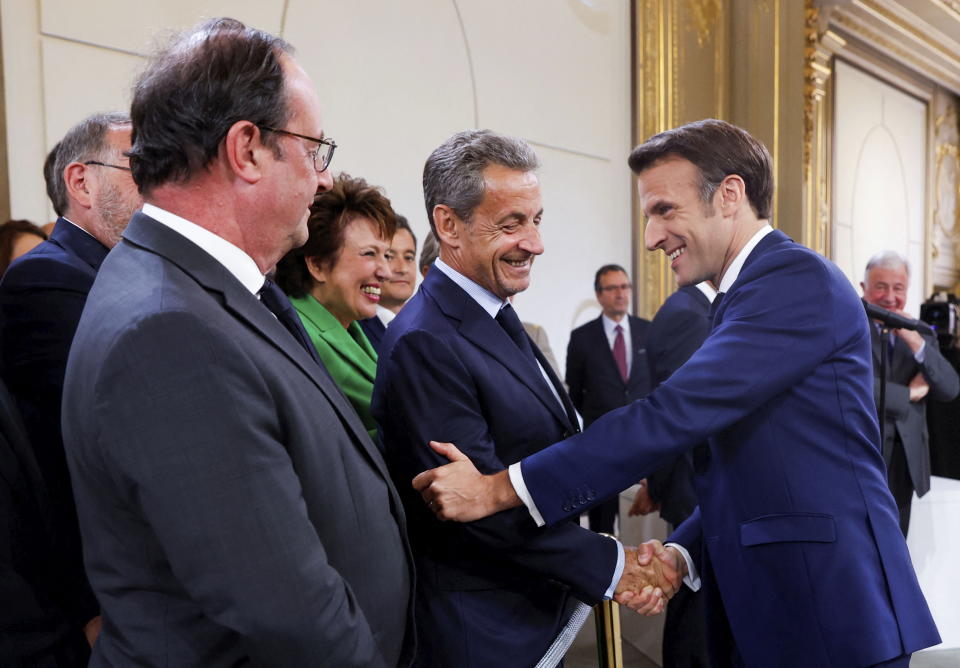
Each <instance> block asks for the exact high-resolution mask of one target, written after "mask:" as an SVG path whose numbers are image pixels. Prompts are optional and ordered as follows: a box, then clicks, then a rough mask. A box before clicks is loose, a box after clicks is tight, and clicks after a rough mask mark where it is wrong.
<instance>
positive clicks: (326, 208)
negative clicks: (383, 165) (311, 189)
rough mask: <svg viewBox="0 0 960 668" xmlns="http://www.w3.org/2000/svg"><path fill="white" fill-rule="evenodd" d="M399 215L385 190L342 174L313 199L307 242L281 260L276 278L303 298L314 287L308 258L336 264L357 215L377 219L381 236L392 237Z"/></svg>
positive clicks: (328, 264)
mask: <svg viewBox="0 0 960 668" xmlns="http://www.w3.org/2000/svg"><path fill="white" fill-rule="evenodd" d="M396 215H397V214H395V213H394V211H393V207H392V206H391V205H390V200H389V199H387V196H386V195H384V193H383V190H382V189H380V188H378V187H376V186H372V185H370V184H369V183H367V182H366V181H364V180H363V179H359V178H354V177H352V176H350V175H349V174H345V173H341V174H340V175H339V176H337V177H336V178H335V179H334V180H333V187H332V188H331V189H330V190H328V191H327V192H324V193H319V194H317V196H316V197H315V198H314V200H313V205H312V206H311V207H310V219H309V220H308V221H307V228H308V229H309V237H308V238H307V243H305V244H304V245H303V246H301V247H300V248H294V249H293V250H292V251H290V252H289V253H287V254H286V255H284V256H283V258H282V259H281V260H280V262H278V263H277V275H276V281H277V284H278V285H279V286H280V289H281V290H283V291H284V292H286V293H287V294H288V295H290V296H292V297H303V296H304V295H306V294H307V293H309V292H310V288H311V287H312V286H313V277H312V276H311V275H310V271H309V270H308V269H307V262H306V260H307V258H315V259H316V260H317V262H319V264H320V265H321V266H323V267H325V268H330V267H332V266H333V265H334V264H336V262H337V258H339V257H340V251H342V250H343V236H344V231H345V230H346V229H347V225H349V224H350V223H352V222H353V221H354V220H356V219H357V218H367V219H369V220H371V221H373V223H374V225H376V227H377V230H378V232H379V233H380V238H381V239H387V240H389V239H392V238H393V234H394V232H396V229H397V221H396Z"/></svg>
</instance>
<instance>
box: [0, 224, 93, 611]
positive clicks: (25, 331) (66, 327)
mask: <svg viewBox="0 0 960 668" xmlns="http://www.w3.org/2000/svg"><path fill="white" fill-rule="evenodd" d="M107 250H108V249H107V247H106V246H104V245H103V244H101V243H100V242H99V241H97V240H96V239H95V238H94V237H92V236H91V235H89V234H87V233H86V232H85V231H83V230H81V229H80V228H79V227H77V226H76V225H74V224H72V223H70V222H69V221H67V220H64V219H63V218H60V219H59V220H58V221H57V224H56V226H55V227H54V228H53V232H52V233H51V235H50V238H49V239H48V240H47V241H44V242H43V243H41V244H40V245H38V246H37V247H36V248H34V249H33V250H32V251H30V252H29V253H27V254H26V255H24V256H23V257H21V258H19V259H18V260H17V261H16V262H14V263H13V264H12V265H10V268H9V269H7V272H6V274H4V276H3V280H2V281H0V369H2V374H3V379H4V381H6V383H7V386H8V388H9V389H10V393H11V394H12V395H13V397H14V399H15V400H16V402H17V407H18V408H19V410H20V414H21V415H22V416H23V422H24V425H25V426H26V430H27V436H28V438H29V440H30V444H31V445H32V447H33V449H34V452H35V454H36V458H37V462H38V464H39V466H40V471H41V473H42V475H43V478H44V480H45V481H46V486H47V489H48V490H49V494H50V512H51V516H52V518H53V523H54V535H55V536H56V538H57V542H58V553H59V554H58V560H59V561H60V568H59V569H57V580H58V581H57V582H56V583H55V586H54V590H55V591H58V592H59V597H60V599H61V604H62V605H63V606H64V608H65V610H66V611H67V614H68V615H69V617H70V618H71V620H72V621H73V623H74V625H75V626H77V627H78V628H80V629H82V628H83V625H84V624H86V623H87V622H88V621H90V619H91V618H92V617H94V616H95V615H96V614H97V611H98V606H97V600H96V598H95V597H94V595H93V592H92V591H91V590H90V586H89V584H88V583H87V578H86V574H85V573H84V570H83V560H82V553H81V546H80V531H79V528H78V525H77V511H76V507H75V505H74V501H73V493H72V491H71V486H70V474H69V471H68V470H67V462H66V459H65V457H64V453H63V437H62V435H61V430H60V400H61V396H62V393H63V375H64V371H65V370H66V367H67V354H68V353H69V352H70V343H71V342H72V341H73V336H74V333H75V332H76V331H77V323H79V322H80V314H81V313H82V312H83V307H84V304H86V301H87V293H89V292H90V287H91V286H92V285H93V280H94V279H95V278H96V276H97V270H98V269H99V268H100V263H101V262H103V259H104V258H105V257H106V256H107Z"/></svg>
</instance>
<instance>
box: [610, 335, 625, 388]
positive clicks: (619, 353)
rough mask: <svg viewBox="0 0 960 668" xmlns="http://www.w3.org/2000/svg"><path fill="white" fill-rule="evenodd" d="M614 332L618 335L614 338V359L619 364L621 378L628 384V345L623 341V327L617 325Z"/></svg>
mask: <svg viewBox="0 0 960 668" xmlns="http://www.w3.org/2000/svg"><path fill="white" fill-rule="evenodd" d="M613 331H615V332H616V333H617V335H616V336H614V337H613V359H614V360H615V361H616V363H617V368H618V369H619V370H620V377H621V378H623V382H624V383H626V382H627V380H628V379H629V376H628V375H627V345H626V344H625V343H624V341H623V327H621V326H620V325H617V326H616V327H614V328H613Z"/></svg>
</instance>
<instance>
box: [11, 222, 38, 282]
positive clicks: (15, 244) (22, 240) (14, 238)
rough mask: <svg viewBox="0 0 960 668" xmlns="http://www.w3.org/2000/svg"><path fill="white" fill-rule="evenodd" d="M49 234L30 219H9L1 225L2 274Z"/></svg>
mask: <svg viewBox="0 0 960 668" xmlns="http://www.w3.org/2000/svg"><path fill="white" fill-rule="evenodd" d="M46 238H47V235H46V234H44V233H43V230H41V229H40V228H39V227H37V226H36V225H34V224H33V223H31V222H30V221H29V220H8V221H7V222H5V223H4V224H3V225H0V276H2V275H3V274H4V273H6V271H7V267H9V266H10V263H12V262H13V261H14V260H16V259H17V258H18V257H20V256H21V255H23V254H24V253H26V252H27V251H30V250H32V249H34V248H36V247H37V246H39V245H40V243H42V242H43V241H44V240H46Z"/></svg>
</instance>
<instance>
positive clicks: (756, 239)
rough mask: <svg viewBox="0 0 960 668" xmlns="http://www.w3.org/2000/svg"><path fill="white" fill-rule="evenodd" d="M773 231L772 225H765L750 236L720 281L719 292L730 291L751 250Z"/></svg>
mask: <svg viewBox="0 0 960 668" xmlns="http://www.w3.org/2000/svg"><path fill="white" fill-rule="evenodd" d="M771 232H773V228H772V227H770V225H764V226H763V227H761V228H760V229H759V230H757V233H756V234H754V235H753V236H752V237H750V241H748V242H747V243H746V245H744V247H743V248H741V249H740V252H739V253H737V256H736V257H735V258H733V262H731V263H730V266H729V267H727V272H726V273H725V274H724V275H723V278H722V279H721V281H720V288H719V289H718V292H729V291H730V288H731V287H732V286H733V284H734V282H735V281H736V280H737V277H738V276H740V270H741V269H743V263H744V262H746V261H747V257H748V256H749V255H750V252H751V251H752V250H753V249H754V248H756V247H757V244H758V243H760V240H761V239H763V238H764V237H765V236H767V235H768V234H770V233H771ZM711 301H712V300H711Z"/></svg>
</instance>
